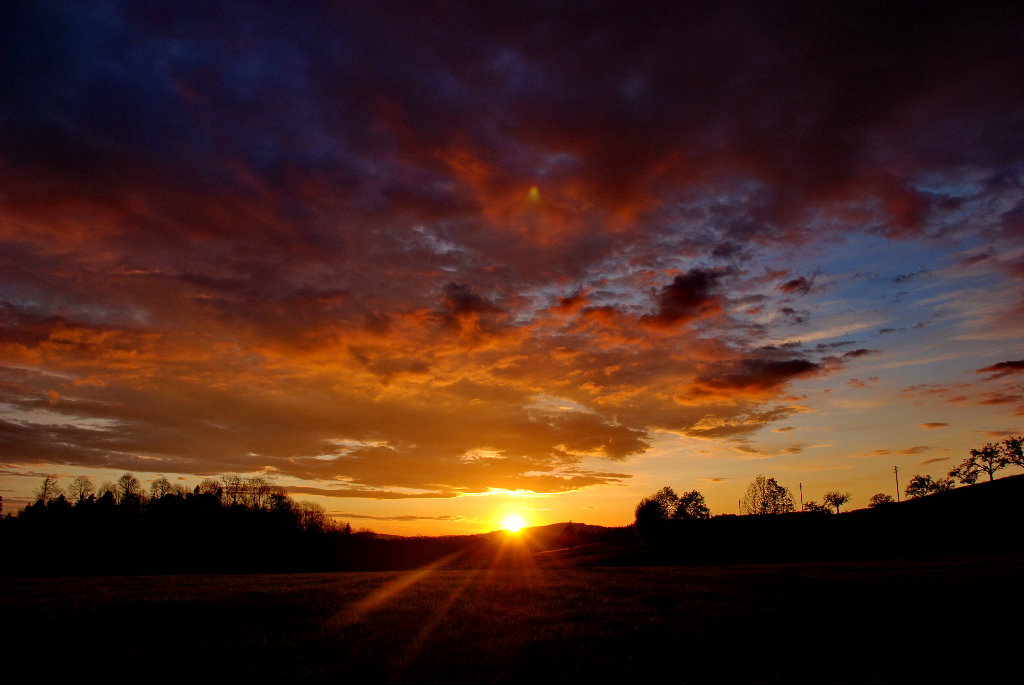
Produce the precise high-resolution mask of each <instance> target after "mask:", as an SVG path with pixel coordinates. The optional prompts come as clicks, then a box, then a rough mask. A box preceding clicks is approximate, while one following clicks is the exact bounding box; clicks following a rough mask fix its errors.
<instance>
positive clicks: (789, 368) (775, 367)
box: [699, 359, 823, 390]
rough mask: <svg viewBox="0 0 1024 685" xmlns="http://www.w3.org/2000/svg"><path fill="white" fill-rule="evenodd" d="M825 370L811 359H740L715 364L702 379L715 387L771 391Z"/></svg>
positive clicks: (702, 381)
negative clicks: (796, 379)
mask: <svg viewBox="0 0 1024 685" xmlns="http://www.w3.org/2000/svg"><path fill="white" fill-rule="evenodd" d="M822 370H823V369H822V366H821V365H820V364H818V363H816V362H813V361H810V360H808V359H740V360H738V361H736V362H729V363H721V364H716V365H714V366H713V367H712V368H711V369H709V370H708V371H707V372H706V373H704V374H702V375H701V377H700V378H699V380H700V382H701V383H703V384H704V385H706V386H707V387H709V388H713V389H716V390H771V389H774V388H777V387H779V386H781V385H783V384H784V383H787V382H788V381H790V380H792V379H794V378H799V377H802V376H812V375H815V374H817V373H820V372H821V371H822Z"/></svg>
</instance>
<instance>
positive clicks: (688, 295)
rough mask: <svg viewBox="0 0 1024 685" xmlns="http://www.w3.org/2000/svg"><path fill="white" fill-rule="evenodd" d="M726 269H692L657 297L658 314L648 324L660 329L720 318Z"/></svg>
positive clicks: (648, 318) (677, 278)
mask: <svg viewBox="0 0 1024 685" xmlns="http://www.w3.org/2000/svg"><path fill="white" fill-rule="evenodd" d="M728 273H729V272H728V270H725V269H691V270H690V271H688V272H687V273H685V274H679V275H678V276H676V277H675V278H674V279H673V280H672V283H670V284H669V285H666V286H665V287H663V288H662V289H661V290H660V291H659V292H658V295H657V305H658V309H657V311H656V312H655V313H654V314H652V315H650V316H645V317H644V319H643V320H644V321H646V322H648V323H650V324H652V325H656V326H673V325H677V324H683V323H688V322H691V321H694V320H696V319H700V318H704V317H707V316H711V315H714V314H718V313H719V312H721V309H722V298H721V295H720V294H719V293H718V292H717V290H718V287H719V285H720V283H721V281H722V279H723V278H724V277H725V276H727V275H728Z"/></svg>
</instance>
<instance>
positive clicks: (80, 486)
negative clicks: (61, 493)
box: [68, 476, 93, 502]
mask: <svg viewBox="0 0 1024 685" xmlns="http://www.w3.org/2000/svg"><path fill="white" fill-rule="evenodd" d="M92 493H93V486H92V481H91V480H89V479H88V478H86V477H85V476H76V477H75V479H74V480H73V481H71V485H70V486H69V487H68V494H70V495H71V496H72V497H73V498H74V499H75V500H77V501H79V502H84V501H85V500H86V498H87V497H89V495H91V494H92Z"/></svg>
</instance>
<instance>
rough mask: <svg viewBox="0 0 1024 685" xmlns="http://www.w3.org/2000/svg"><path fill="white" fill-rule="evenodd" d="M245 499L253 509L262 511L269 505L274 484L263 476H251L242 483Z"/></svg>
mask: <svg viewBox="0 0 1024 685" xmlns="http://www.w3.org/2000/svg"><path fill="white" fill-rule="evenodd" d="M244 489H245V499H246V504H248V505H249V506H250V507H252V508H253V509H263V508H264V507H266V506H267V505H268V504H269V503H270V493H272V492H273V491H274V484H273V483H272V482H271V481H269V480H267V479H266V478H264V477H263V476H252V477H251V478H246V479H245V481H244Z"/></svg>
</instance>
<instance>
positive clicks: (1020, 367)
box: [976, 359, 1024, 380]
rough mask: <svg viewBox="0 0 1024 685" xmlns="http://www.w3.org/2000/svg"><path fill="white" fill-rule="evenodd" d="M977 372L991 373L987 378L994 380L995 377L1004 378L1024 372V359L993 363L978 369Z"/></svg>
mask: <svg viewBox="0 0 1024 685" xmlns="http://www.w3.org/2000/svg"><path fill="white" fill-rule="evenodd" d="M976 373H987V374H991V375H990V376H989V377H988V378H986V379H985V380H992V379H995V378H1003V377H1004V376H1009V375H1012V374H1016V373H1024V359H1019V360H1017V361H1006V362H998V363H996V364H992V365H991V366H986V367H984V368H981V369H978V370H977V372H976Z"/></svg>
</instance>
